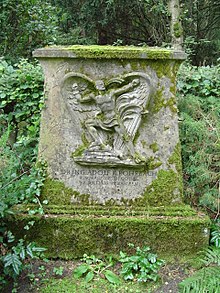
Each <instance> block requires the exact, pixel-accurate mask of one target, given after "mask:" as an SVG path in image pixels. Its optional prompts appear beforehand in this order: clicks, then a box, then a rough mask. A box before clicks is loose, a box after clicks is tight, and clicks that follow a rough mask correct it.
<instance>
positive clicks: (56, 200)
mask: <svg viewBox="0 0 220 293" xmlns="http://www.w3.org/2000/svg"><path fill="white" fill-rule="evenodd" d="M89 197H90V196H89V195H88V194H80V193H79V192H78V191H75V190H73V189H72V188H69V187H66V186H65V184H64V183H63V182H61V181H59V180H53V179H51V178H49V177H47V178H46V180H45V182H44V186H43V189H42V192H41V199H42V200H44V199H47V200H48V202H49V204H52V205H53V204H62V205H65V204H66V205H69V204H71V202H72V201H73V199H79V198H80V202H81V203H85V204H88V203H89ZM76 201H77V200H76Z"/></svg>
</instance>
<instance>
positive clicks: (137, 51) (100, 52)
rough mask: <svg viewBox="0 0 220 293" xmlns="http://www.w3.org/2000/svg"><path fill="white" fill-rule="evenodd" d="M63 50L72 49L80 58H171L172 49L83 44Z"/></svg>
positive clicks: (62, 48)
mask: <svg viewBox="0 0 220 293" xmlns="http://www.w3.org/2000/svg"><path fill="white" fill-rule="evenodd" d="M60 49H61V50H67V51H72V52H73V53H74V54H75V55H76V57H78V58H89V59H91V58H92V59H97V58H98V59H101V58H102V59H141V58H143V59H169V58H172V53H173V52H172V51H171V50H168V49H163V48H150V47H134V46H117V47H114V46H99V45H91V46H81V45H74V46H69V47H60Z"/></svg>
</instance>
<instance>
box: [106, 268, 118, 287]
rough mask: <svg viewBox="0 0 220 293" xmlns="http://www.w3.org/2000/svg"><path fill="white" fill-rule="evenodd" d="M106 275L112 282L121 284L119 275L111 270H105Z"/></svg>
mask: <svg viewBox="0 0 220 293" xmlns="http://www.w3.org/2000/svg"><path fill="white" fill-rule="evenodd" d="M104 275H105V277H106V279H107V280H108V281H109V282H110V283H112V284H120V279H119V277H118V276H117V275H116V274H114V273H113V272H112V271H110V270H105V271H104Z"/></svg>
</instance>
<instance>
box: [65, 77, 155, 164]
mask: <svg viewBox="0 0 220 293" xmlns="http://www.w3.org/2000/svg"><path fill="white" fill-rule="evenodd" d="M62 89H63V90H62V92H63V97H64V98H65V99H66V100H67V105H68V107H69V109H70V111H71V112H74V117H76V116H77V117H78V119H79V120H80V121H81V125H82V130H83V133H82V136H83V140H82V141H83V142H84V143H83V144H82V145H81V146H80V147H79V148H78V149H77V150H76V151H75V152H74V153H73V159H74V161H75V162H77V163H79V164H81V165H104V166H117V165H122V166H139V165H143V164H144V163H145V160H144V159H143V158H141V156H140V155H139V154H138V152H137V150H135V146H134V139H135V135H136V133H137V130H138V128H139V126H140V124H141V120H142V116H143V115H145V114H147V113H148V111H147V108H148V105H149V102H150V96H151V83H150V79H149V77H148V76H147V75H146V74H144V73H143V74H142V73H131V74H127V75H124V76H120V77H118V78H112V79H110V80H107V81H105V82H104V81H103V80H97V81H93V80H92V79H90V78H89V77H87V76H85V75H82V74H78V73H69V74H67V75H66V76H65V77H64V80H63V86H62Z"/></svg>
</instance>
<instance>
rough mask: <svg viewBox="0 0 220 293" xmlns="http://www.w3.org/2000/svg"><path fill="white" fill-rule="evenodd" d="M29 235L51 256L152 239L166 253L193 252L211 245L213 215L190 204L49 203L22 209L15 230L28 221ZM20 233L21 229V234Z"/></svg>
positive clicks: (109, 250)
mask: <svg viewBox="0 0 220 293" xmlns="http://www.w3.org/2000/svg"><path fill="white" fill-rule="evenodd" d="M30 220H31V221H32V220H34V221H35V225H34V227H33V228H32V229H31V230H29V231H26V232H28V233H29V234H28V235H27V237H28V239H30V240H34V241H36V242H37V243H38V244H39V245H41V246H44V247H47V248H48V250H47V256H48V257H52V258H58V257H59V258H64V259H71V258H78V257H81V256H82V255H83V254H84V253H87V254H97V255H102V254H118V253H119V251H120V250H122V249H123V250H128V243H134V244H135V245H136V246H138V245H141V246H142V245H144V244H145V245H149V246H150V247H151V248H152V249H153V251H155V252H157V253H158V254H159V255H160V256H163V257H164V258H166V257H168V258H170V257H173V258H174V257H184V256H193V255H195V254H196V253H197V252H199V251H201V250H202V249H203V248H205V247H206V246H207V245H208V240H209V229H208V228H209V224H210V223H209V219H208V218H207V217H206V216H198V215H197V214H196V213H195V212H194V211H193V210H192V209H191V208H189V207H187V206H182V207H173V208H159V209H158V208H149V209H141V208H139V209H138V210H137V209H136V210H135V211H132V210H129V209H128V210H126V209H125V208H124V209H121V208H117V209H112V210H111V209H109V208H107V207H106V208H101V207H100V208H98V207H89V208H88V207H85V208H83V207H78V208H69V209H66V208H65V206H64V207H58V206H51V207H49V208H48V210H47V214H46V215H44V216H41V217H40V216H29V215H27V214H18V215H17V216H16V218H15V219H14V220H13V221H12V226H13V227H12V230H13V231H14V232H15V233H16V234H19V233H21V232H18V231H22V229H21V226H23V225H25V223H26V222H27V221H30ZM19 236H20V235H19Z"/></svg>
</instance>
